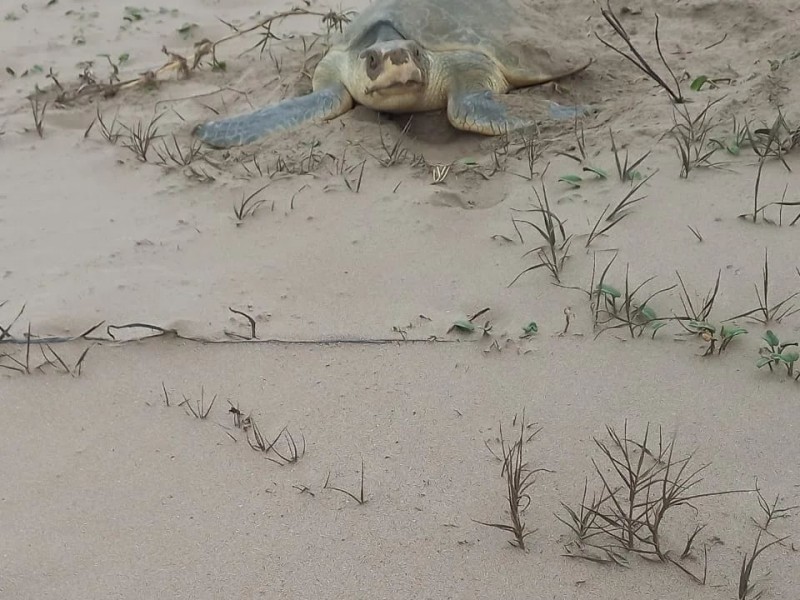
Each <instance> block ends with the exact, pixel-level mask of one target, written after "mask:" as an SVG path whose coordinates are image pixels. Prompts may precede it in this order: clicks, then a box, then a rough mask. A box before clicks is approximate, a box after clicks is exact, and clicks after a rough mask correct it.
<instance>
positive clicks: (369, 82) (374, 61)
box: [357, 39, 430, 104]
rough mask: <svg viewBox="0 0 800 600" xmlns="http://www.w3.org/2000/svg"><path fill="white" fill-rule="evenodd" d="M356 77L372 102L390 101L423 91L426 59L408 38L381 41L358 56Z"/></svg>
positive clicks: (422, 51) (425, 77)
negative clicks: (361, 82)
mask: <svg viewBox="0 0 800 600" xmlns="http://www.w3.org/2000/svg"><path fill="white" fill-rule="evenodd" d="M358 60H359V64H358V68H357V70H358V78H359V79H361V80H362V81H363V85H364V93H365V94H366V95H367V96H368V97H372V98H373V99H374V101H375V102H380V103H382V104H392V103H393V102H401V101H402V100H405V101H408V100H410V99H411V98H416V97H417V96H419V95H420V94H422V93H424V88H425V84H426V82H427V74H428V66H429V62H430V61H429V58H428V56H427V53H426V51H425V50H424V49H423V48H422V47H421V46H420V45H419V44H417V43H416V42H414V41H411V40H404V39H399V40H383V41H380V42H376V43H374V44H372V45H371V46H369V47H368V48H365V49H364V50H363V51H362V52H361V53H360V54H359V55H358Z"/></svg>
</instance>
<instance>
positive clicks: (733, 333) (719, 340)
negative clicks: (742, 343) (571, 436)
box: [685, 321, 747, 356]
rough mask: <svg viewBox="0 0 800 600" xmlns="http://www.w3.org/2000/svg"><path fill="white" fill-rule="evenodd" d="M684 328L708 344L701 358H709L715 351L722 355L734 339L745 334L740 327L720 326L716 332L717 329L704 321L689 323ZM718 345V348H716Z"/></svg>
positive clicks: (744, 330)
mask: <svg viewBox="0 0 800 600" xmlns="http://www.w3.org/2000/svg"><path fill="white" fill-rule="evenodd" d="M685 328H686V329H687V330H688V331H690V332H692V333H695V334H697V335H699V336H700V337H701V338H703V340H704V341H705V342H706V343H708V347H707V348H706V351H705V353H704V354H703V356H711V355H713V354H714V352H715V351H716V353H717V354H722V353H723V352H724V351H725V350H726V349H727V348H728V345H729V344H730V343H731V342H732V341H733V339H734V338H736V337H738V336H740V335H745V334H747V330H746V329H743V328H742V327H736V326H727V327H726V326H725V325H722V326H721V327H720V328H719V331H717V327H716V326H715V325H712V324H711V323H708V322H705V321H689V322H688V323H687V324H686V325H685ZM717 344H719V347H718V346H717Z"/></svg>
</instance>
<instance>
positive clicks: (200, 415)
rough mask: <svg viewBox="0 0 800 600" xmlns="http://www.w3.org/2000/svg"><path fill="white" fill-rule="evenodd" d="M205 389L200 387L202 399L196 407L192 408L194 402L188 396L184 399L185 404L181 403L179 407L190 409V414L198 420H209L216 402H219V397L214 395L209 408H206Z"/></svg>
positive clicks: (197, 402)
mask: <svg viewBox="0 0 800 600" xmlns="http://www.w3.org/2000/svg"><path fill="white" fill-rule="evenodd" d="M205 395H206V394H205V389H204V388H203V387H202V386H201V387H200V399H199V400H197V401H196V406H192V402H191V400H190V399H189V398H187V397H186V396H184V397H183V402H181V403H180V404H179V405H178V406H183V407H185V408H188V409H189V413H190V414H191V415H193V416H194V417H195V418H196V419H203V420H205V419H207V418H208V415H209V413H211V409H212V408H213V407H214V402H216V401H217V395H216V394H214V397H213V398H212V399H211V402H210V403H209V405H208V406H206V400H205Z"/></svg>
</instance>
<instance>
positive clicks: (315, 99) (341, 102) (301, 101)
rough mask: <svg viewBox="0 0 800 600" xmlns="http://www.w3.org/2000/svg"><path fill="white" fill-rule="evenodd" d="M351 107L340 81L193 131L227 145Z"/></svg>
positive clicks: (209, 141) (210, 141)
mask: <svg viewBox="0 0 800 600" xmlns="http://www.w3.org/2000/svg"><path fill="white" fill-rule="evenodd" d="M352 108H353V98H352V97H351V96H350V94H349V93H348V91H347V89H345V87H344V85H342V84H341V83H340V84H337V85H334V86H331V87H326V88H323V89H320V90H318V91H316V92H313V93H311V94H307V95H305V96H299V97H297V98H290V99H287V100H284V101H282V102H279V103H278V104H274V105H272V106H265V107H264V108H260V109H258V110H256V111H253V112H251V113H247V114H244V115H238V116H236V117H230V118H227V119H221V120H219V121H209V122H207V123H203V124H201V125H198V126H197V127H195V128H194V131H193V132H192V133H193V134H194V135H195V136H196V137H197V138H199V139H200V140H201V141H203V142H204V143H206V144H208V145H209V146H213V147H216V148H230V147H233V146H241V145H244V144H249V143H252V142H255V141H257V140H259V139H261V138H263V137H265V136H267V135H269V134H272V133H277V132H280V131H286V130H289V129H293V128H295V127H298V126H300V125H302V124H304V123H308V122H311V121H327V120H330V119H333V118H336V117H338V116H340V115H343V114H344V113H346V112H347V111H349V110H350V109H352Z"/></svg>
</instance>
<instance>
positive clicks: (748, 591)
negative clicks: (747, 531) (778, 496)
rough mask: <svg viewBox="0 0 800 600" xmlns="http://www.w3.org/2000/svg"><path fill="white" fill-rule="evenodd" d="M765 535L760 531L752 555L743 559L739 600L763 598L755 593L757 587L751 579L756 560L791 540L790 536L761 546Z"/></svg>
mask: <svg viewBox="0 0 800 600" xmlns="http://www.w3.org/2000/svg"><path fill="white" fill-rule="evenodd" d="M762 533H764V532H763V530H761V529H759V530H758V534H757V535H756V542H755V544H754V545H753V551H752V553H750V554H749V555H748V554H745V555H744V556H743V557H742V566H741V568H740V569H739V588H738V598H739V600H758V599H759V598H761V596H762V592H758V593H754V591H755V590H754V588H755V585H754V584H751V583H750V578H751V577H752V575H753V566H754V565H755V562H756V559H757V558H758V557H759V556H760V555H761V553H762V552H764V551H765V550H767V549H768V548H771V547H772V546H775V545H776V544H780V543H781V542H784V541H785V540H787V539H788V538H789V536H785V537H782V538H779V539H776V540H772V541H771V542H770V543H768V544H764V545H763V546H762V545H761V534H762Z"/></svg>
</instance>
